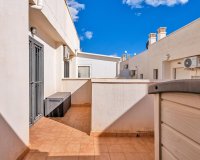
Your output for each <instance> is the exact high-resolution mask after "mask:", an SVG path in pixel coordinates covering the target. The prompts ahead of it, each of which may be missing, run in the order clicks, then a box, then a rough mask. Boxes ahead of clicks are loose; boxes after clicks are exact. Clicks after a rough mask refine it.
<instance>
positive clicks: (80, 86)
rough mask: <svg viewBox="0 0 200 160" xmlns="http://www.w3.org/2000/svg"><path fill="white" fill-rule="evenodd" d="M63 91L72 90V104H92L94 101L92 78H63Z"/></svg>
mask: <svg viewBox="0 0 200 160" xmlns="http://www.w3.org/2000/svg"><path fill="white" fill-rule="evenodd" d="M62 92H71V98H72V99H71V101H72V105H80V104H89V105H90V104H91V102H92V84H91V80H81V79H80V80H79V79H75V80H70V79H69V80H63V82H62Z"/></svg>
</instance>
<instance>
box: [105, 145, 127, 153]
mask: <svg viewBox="0 0 200 160" xmlns="http://www.w3.org/2000/svg"><path fill="white" fill-rule="evenodd" d="M108 151H109V152H110V153H113V152H123V150H122V148H121V146H120V145H119V144H111V145H108Z"/></svg>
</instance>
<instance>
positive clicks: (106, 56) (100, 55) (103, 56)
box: [77, 52, 121, 61]
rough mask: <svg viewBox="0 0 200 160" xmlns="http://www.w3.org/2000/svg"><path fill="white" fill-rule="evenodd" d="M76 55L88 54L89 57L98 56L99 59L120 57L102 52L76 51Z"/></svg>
mask: <svg viewBox="0 0 200 160" xmlns="http://www.w3.org/2000/svg"><path fill="white" fill-rule="evenodd" d="M77 55H83V56H89V57H96V58H97V57H98V58H99V59H101V58H108V59H113V60H115V61H116V60H117V61H119V60H120V59H121V57H117V56H109V55H104V54H96V53H87V52H78V54H77Z"/></svg>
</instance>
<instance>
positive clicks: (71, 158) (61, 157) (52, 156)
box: [47, 153, 78, 160]
mask: <svg viewBox="0 0 200 160" xmlns="http://www.w3.org/2000/svg"><path fill="white" fill-rule="evenodd" d="M47 160H78V154H76V153H74V154H69V153H49V155H48V157H47Z"/></svg>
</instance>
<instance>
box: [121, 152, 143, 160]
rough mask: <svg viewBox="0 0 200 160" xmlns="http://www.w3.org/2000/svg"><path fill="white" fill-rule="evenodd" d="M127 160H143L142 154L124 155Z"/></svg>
mask: <svg viewBox="0 0 200 160" xmlns="http://www.w3.org/2000/svg"><path fill="white" fill-rule="evenodd" d="M124 154H125V157H126V160H143V156H142V154H141V153H124Z"/></svg>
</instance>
